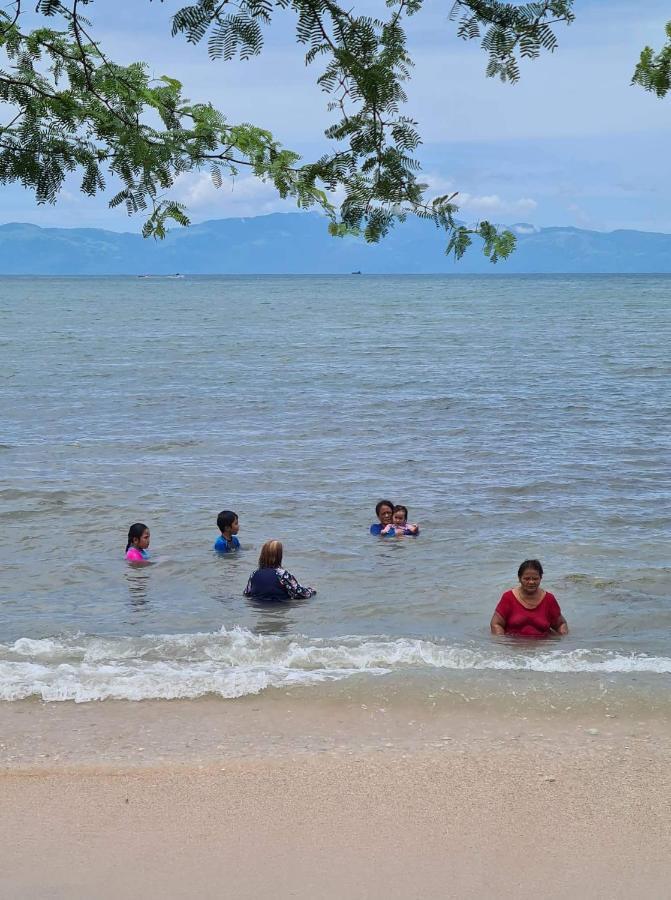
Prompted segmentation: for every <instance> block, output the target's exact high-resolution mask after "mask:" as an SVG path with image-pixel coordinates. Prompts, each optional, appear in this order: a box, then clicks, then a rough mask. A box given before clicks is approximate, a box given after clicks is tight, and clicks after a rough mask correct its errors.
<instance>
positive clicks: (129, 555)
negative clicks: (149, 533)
mask: <svg viewBox="0 0 671 900" xmlns="http://www.w3.org/2000/svg"><path fill="white" fill-rule="evenodd" d="M126 559H127V560H128V562H145V561H146V560H148V559H149V554H148V553H147V551H146V550H139V549H138V548H137V547H129V548H128V550H126Z"/></svg>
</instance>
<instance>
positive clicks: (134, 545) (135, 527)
mask: <svg viewBox="0 0 671 900" xmlns="http://www.w3.org/2000/svg"><path fill="white" fill-rule="evenodd" d="M149 538H150V535H149V529H148V528H147V526H146V525H145V524H144V522H134V523H133V524H132V525H131V526H130V528H129V529H128V541H127V543H126V552H125V556H126V560H127V561H128V562H132V563H141V562H149V551H148V547H149Z"/></svg>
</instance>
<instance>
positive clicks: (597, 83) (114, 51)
mask: <svg viewBox="0 0 671 900" xmlns="http://www.w3.org/2000/svg"><path fill="white" fill-rule="evenodd" d="M185 2H186V0H182V2H179V0H166V2H164V3H158V2H156V0H155V2H153V3H150V2H149V0H114V2H112V0H96V2H94V3H92V4H91V5H90V6H89V7H88V9H87V11H86V12H87V16H88V17H89V18H90V19H92V20H93V22H94V26H95V33H96V34H97V36H98V37H99V38H100V40H101V43H102V44H103V46H104V47H105V48H106V49H107V50H108V51H109V53H110V55H111V56H112V57H113V58H115V59H116V60H118V61H120V62H130V61H131V60H135V59H142V60H145V61H147V63H148V64H149V66H150V69H151V71H152V72H153V73H154V74H155V75H157V76H158V75H163V74H169V75H172V76H174V77H177V78H179V79H180V80H181V81H182V82H183V84H184V87H185V93H186V94H187V96H189V97H191V99H193V100H210V101H212V102H213V103H214V105H215V106H217V107H218V108H219V109H221V110H222V111H224V112H225V113H226V114H227V116H228V118H229V120H230V121H247V122H254V123H255V124H258V125H262V126H264V127H267V128H270V130H272V131H273V133H274V134H275V136H276V137H277V138H278V139H279V140H280V141H281V142H282V143H283V144H284V145H285V146H288V147H291V148H292V149H296V150H298V151H299V152H301V153H302V154H303V155H304V157H305V158H306V159H309V158H310V157H311V156H313V155H315V154H318V153H321V152H323V151H324V149H325V146H326V142H325V139H323V134H322V133H323V129H324V128H325V127H326V126H327V125H328V124H329V122H330V118H329V114H328V113H327V111H326V98H325V96H324V95H323V94H321V92H320V91H319V90H318V88H317V87H316V86H315V84H314V81H315V78H316V75H317V73H318V72H317V69H315V68H314V67H313V68H312V69H306V67H305V65H304V61H303V55H302V50H301V49H300V48H297V46H296V44H295V42H294V40H293V37H292V20H291V17H290V16H289V15H288V14H283V15H281V16H280V18H279V19H278V20H277V23H276V25H275V26H274V27H273V28H272V29H271V30H270V31H269V32H268V34H267V44H266V51H265V52H264V54H263V55H262V56H260V57H258V58H255V59H253V60H250V61H248V62H244V63H243V62H239V61H236V62H229V63H224V62H221V61H217V62H211V61H210V60H209V59H208V57H207V53H206V48H205V46H204V45H201V46H198V47H191V46H189V45H187V44H185V43H184V42H183V41H182V40H181V39H172V38H171V37H170V15H171V13H172V12H173V11H174V10H175V9H178V8H179V7H180V6H181V5H183V4H184V3H185ZM366 4H367V6H368V8H370V9H371V10H372V9H374V8H375V7H374V5H373V3H372V2H371V0H366ZM450 6H451V3H449V2H448V3H445V2H436V0H429V2H428V3H427V4H426V6H425V7H424V9H423V11H422V12H421V13H420V14H419V15H417V16H416V17H414V18H413V19H411V20H409V22H408V25H407V31H408V36H409V45H410V48H411V52H412V55H413V58H414V60H415V70H414V74H413V79H412V82H411V83H410V84H409V85H408V95H409V98H408V106H407V110H406V112H407V114H408V115H410V116H412V117H413V118H415V119H417V120H418V122H419V128H420V131H421V133H422V136H423V138H424V144H423V146H422V148H421V149H420V153H419V155H420V158H421V161H422V164H423V169H424V175H425V179H424V180H426V181H427V182H428V183H429V185H430V186H431V188H432V189H433V190H434V191H435V192H436V193H444V192H445V191H447V190H449V191H456V190H458V191H459V192H460V198H461V204H462V215H463V218H465V219H467V220H468V221H473V220H475V219H477V218H489V219H491V220H493V221H496V222H502V223H513V222H529V223H531V224H534V225H537V226H547V225H575V226H578V227H581V228H592V229H597V230H612V229H615V228H636V229H641V230H647V231H665V232H671V176H670V174H669V166H668V157H669V148H670V147H671V98H669V99H667V100H659V99H657V98H655V97H653V96H652V95H650V94H647V93H645V92H644V91H643V90H641V89H640V88H636V87H632V86H631V85H630V80H631V75H632V72H633V69H634V65H635V63H636V60H637V58H638V54H639V52H640V50H641V48H642V47H643V46H644V45H645V44H646V43H649V44H652V46H654V47H656V48H659V47H660V46H661V44H662V42H663V36H664V24H665V22H666V21H667V20H668V19H671V8H670V7H669V4H668V0H664V2H661V0H660V2H657V0H642V2H640V3H639V4H638V5H637V6H635V5H634V4H632V3H631V2H629V0H628V2H620V0H576V2H575V11H576V21H575V23H574V24H573V25H572V26H571V27H570V28H568V29H567V28H560V29H559V31H558V37H559V42H560V46H559V49H558V50H557V51H556V53H555V54H553V55H545V56H544V57H542V58H541V59H540V60H537V61H535V62H530V63H525V64H524V65H523V67H522V80H521V82H520V83H518V84H517V85H515V86H511V85H503V84H501V83H500V82H498V81H494V80H491V79H487V78H485V75H484V69H485V56H484V53H483V52H482V51H481V50H480V49H479V47H478V46H477V44H476V43H473V42H471V43H464V42H462V41H460V40H458V39H457V38H456V36H455V31H456V29H455V26H454V24H453V23H450V22H448V21H447V13H448V11H449V8H450ZM173 193H174V195H176V196H177V197H178V198H179V199H180V200H182V201H183V202H185V203H187V205H188V207H189V212H190V215H191V218H192V220H193V221H195V222H198V221H203V220H205V219H212V218H223V217H226V216H250V215H260V214H263V213H267V212H276V211H282V210H287V211H288V210H291V209H293V206H292V205H291V204H290V203H288V202H283V201H280V200H279V199H278V198H277V197H276V196H275V195H274V192H273V190H272V188H271V187H269V186H268V185H264V184H262V183H260V182H258V181H255V180H254V179H251V178H247V177H240V178H238V179H237V180H236V182H235V183H228V184H225V186H224V187H223V188H222V189H219V190H217V189H215V188H214V186H213V185H212V184H211V183H210V181H209V178H208V176H207V175H205V174H202V175H191V176H187V177H185V178H184V179H182V181H181V182H180V183H179V184H178V185H177V186H176V188H175V190H174V192H173ZM8 221H23V222H34V223H36V224H39V225H44V226H66V227H75V226H79V227H82V226H93V227H104V228H110V229H112V230H116V231H137V230H139V229H140V227H141V224H142V222H141V219H140V218H139V217H134V218H129V217H128V216H127V215H126V214H125V212H123V211H122V210H109V209H108V208H107V205H106V201H105V198H103V197H99V198H94V199H91V198H86V197H83V196H82V195H80V194H79V192H78V190H77V183H76V182H75V181H73V182H71V183H68V186H67V189H66V191H64V193H63V195H62V196H61V198H60V200H59V202H58V204H57V205H56V206H55V207H51V206H37V204H36V203H35V201H34V199H33V198H32V195H31V194H29V193H28V192H26V191H24V190H23V189H21V188H20V187H17V186H11V187H3V189H2V201H1V203H0V222H8Z"/></svg>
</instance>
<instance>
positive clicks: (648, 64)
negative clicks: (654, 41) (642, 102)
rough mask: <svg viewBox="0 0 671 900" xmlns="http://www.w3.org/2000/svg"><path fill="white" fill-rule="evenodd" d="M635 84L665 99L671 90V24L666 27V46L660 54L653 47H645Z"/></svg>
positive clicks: (636, 70) (636, 73)
mask: <svg viewBox="0 0 671 900" xmlns="http://www.w3.org/2000/svg"><path fill="white" fill-rule="evenodd" d="M632 81H633V83H634V84H640V85H641V87H644V88H645V89H646V91H651V92H652V93H654V94H657V96H658V97H665V96H666V95H667V94H668V92H669V90H670V89H671V22H668V23H667V26H666V44H665V46H664V47H662V49H661V50H660V51H659V53H655V51H654V50H653V49H652V47H644V49H643V50H642V51H641V58H640V59H639V61H638V65H637V66H636V69H635V71H634V77H633V79H632Z"/></svg>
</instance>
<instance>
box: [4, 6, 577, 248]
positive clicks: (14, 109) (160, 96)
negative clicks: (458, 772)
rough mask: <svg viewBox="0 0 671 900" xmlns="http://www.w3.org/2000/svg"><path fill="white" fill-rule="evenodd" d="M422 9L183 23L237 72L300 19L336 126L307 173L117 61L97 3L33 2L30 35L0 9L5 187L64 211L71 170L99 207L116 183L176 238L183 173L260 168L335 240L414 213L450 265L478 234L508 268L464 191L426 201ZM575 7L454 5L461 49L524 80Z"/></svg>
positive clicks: (256, 132) (250, 134)
mask: <svg viewBox="0 0 671 900" xmlns="http://www.w3.org/2000/svg"><path fill="white" fill-rule="evenodd" d="M137 2H139V0H137ZM422 4H423V0H386V4H385V6H384V7H383V13H382V15H381V17H380V18H375V17H371V16H368V15H357V14H356V13H355V12H354V10H353V9H352V8H350V6H349V5H347V6H341V5H339V3H338V2H336V0H221V2H220V0H195V2H193V3H192V4H191V5H188V6H185V7H183V8H182V9H180V10H179V11H178V12H177V13H176V14H175V15H174V16H173V18H172V34H173V37H180V36H181V37H183V38H186V40H187V41H189V42H191V43H199V42H201V41H206V42H207V48H208V53H209V55H210V57H211V58H212V59H215V60H216V59H224V60H227V59H232V58H234V57H240V58H242V59H246V58H249V57H251V56H254V55H257V54H258V53H260V52H261V50H262V47H263V35H264V28H266V27H268V26H269V25H271V23H272V19H273V14H274V13H275V12H276V11H277V10H287V11H290V12H291V13H292V14H293V15H294V17H295V22H296V39H297V41H298V43H299V44H301V45H303V46H304V48H305V58H306V62H307V63H308V64H314V65H317V66H318V67H319V68H318V74H317V77H316V80H317V83H318V85H319V86H320V88H321V89H322V91H324V93H326V94H327V95H328V108H329V110H330V111H331V112H332V113H333V116H334V121H333V122H332V124H331V125H330V126H329V128H328V129H327V130H326V136H327V138H328V139H329V141H330V142H331V147H332V149H331V150H330V151H329V152H328V153H326V154H324V155H323V156H322V157H321V158H320V159H317V160H314V161H312V162H307V163H301V160H300V158H299V156H298V154H296V153H294V152H292V151H290V150H287V149H285V148H283V147H282V146H281V145H280V143H278V141H277V140H275V138H274V137H273V135H272V134H271V133H270V132H269V131H267V130H265V129H264V128H261V127H259V126H257V125H251V124H247V123H243V124H232V123H230V122H229V121H228V120H227V118H226V116H225V115H224V114H223V113H221V112H219V111H218V110H216V109H215V108H214V107H213V106H212V105H211V104H210V103H192V102H191V101H189V100H188V99H187V98H186V97H184V95H183V91H182V85H181V83H180V82H179V81H177V80H176V79H175V78H172V77H169V76H168V75H164V76H162V77H160V78H158V79H152V78H150V76H149V74H148V71H147V67H146V66H145V65H144V64H143V63H142V62H135V63H132V64H130V65H120V64H118V63H115V62H114V61H113V60H111V59H110V58H109V57H108V56H107V54H106V53H105V51H104V49H103V48H102V47H101V46H100V44H99V43H98V41H97V40H96V38H95V36H94V34H93V26H92V25H91V22H90V21H89V19H88V18H86V17H85V16H84V15H83V11H84V10H85V8H86V7H94V5H95V0H38V2H37V7H36V8H35V7H34V6H33V4H32V3H31V9H30V13H31V15H32V16H33V18H34V15H35V12H36V13H37V16H38V18H39V20H40V21H39V27H37V28H32V29H29V28H27V27H26V21H27V18H28V11H27V10H26V8H25V4H24V2H22V0H13V2H12V3H11V4H10V5H9V6H8V7H5V9H4V10H0V65H2V68H0V101H1V102H0V110H2V111H3V112H4V120H2V119H0V183H10V182H18V183H20V184H22V185H24V186H25V187H26V188H29V189H31V190H32V191H34V193H35V197H36V199H37V201H38V202H39V203H44V202H54V201H55V200H56V199H57V197H58V195H59V192H60V191H61V189H62V187H63V183H64V180H65V178H66V176H67V175H68V173H72V172H77V173H79V174H80V176H81V189H82V191H83V192H84V193H86V194H89V195H93V194H95V193H97V192H98V191H101V190H104V189H106V188H107V184H108V180H109V179H111V181H112V182H113V183H115V184H116V186H119V187H120V189H119V190H118V191H117V192H116V193H115V194H114V196H113V197H112V199H111V200H110V204H111V205H112V206H117V205H119V204H125V206H126V208H127V209H128V211H129V213H136V212H140V213H144V214H145V217H146V219H145V225H144V229H143V233H144V234H145V235H154V236H158V237H162V236H163V235H164V234H165V230H166V225H167V223H168V221H169V220H173V221H175V222H177V223H179V224H182V225H185V224H188V218H187V214H186V210H185V209H184V207H183V206H181V205H180V204H179V203H177V202H176V201H175V200H174V199H171V197H170V194H169V192H170V189H171V188H172V187H173V185H174V183H175V180H176V178H177V177H178V176H180V175H181V174H183V173H187V172H194V171H202V170H208V171H209V172H210V173H211V177H212V179H213V181H214V183H215V184H216V185H220V184H221V183H222V182H223V179H224V178H226V177H227V176H232V175H235V174H237V173H238V172H240V171H249V172H251V173H253V174H254V175H256V176H257V177H259V178H262V179H265V180H267V181H270V182H272V184H273V185H274V186H275V188H276V189H277V191H278V193H279V195H280V196H281V197H292V198H293V199H294V200H295V201H296V203H297V204H298V205H299V206H302V207H308V206H312V205H315V204H316V205H318V206H319V207H321V208H322V209H323V210H325V211H326V212H327V213H328V215H329V217H330V219H331V224H330V228H331V231H332V232H333V233H334V234H343V233H346V232H352V231H354V232H360V233H363V234H364V236H365V237H366V239H367V240H369V241H376V240H379V239H380V238H381V237H382V236H384V235H385V234H386V233H387V231H388V230H389V228H390V227H391V226H392V225H393V223H394V221H396V220H402V219H404V218H405V217H406V216H407V215H408V214H416V215H419V216H422V217H424V218H427V219H432V220H433V221H434V222H435V224H436V225H437V226H439V227H441V228H444V229H445V231H446V233H447V236H448V243H447V252H448V253H449V252H453V253H454V254H455V255H456V256H457V257H459V256H461V255H462V254H463V253H464V251H465V250H466V248H467V247H468V245H469V244H470V243H471V239H472V236H473V235H475V234H477V235H478V236H479V237H480V238H481V239H482V241H483V247H484V252H485V253H486V254H487V255H488V256H489V257H490V258H491V259H492V260H493V261H496V259H497V258H498V257H500V256H503V257H505V256H508V255H509V253H510V252H511V251H512V249H513V247H514V243H515V239H514V236H513V235H512V234H511V233H510V232H508V231H503V232H499V231H498V230H497V229H496V228H495V227H494V226H493V225H491V224H490V223H489V222H479V223H477V224H476V225H474V226H472V227H470V228H469V227H466V226H464V225H461V224H459V223H458V222H457V221H456V219H455V214H456V212H457V209H458V207H457V203H456V201H457V197H458V195H457V194H452V195H449V196H442V197H436V198H432V199H428V198H427V196H426V186H425V185H424V184H422V182H421V180H420V178H421V176H420V171H419V164H418V162H417V160H416V159H415V156H414V154H415V151H416V150H417V147H418V146H419V144H420V142H421V141H420V135H419V133H418V131H417V127H416V123H415V122H414V121H413V120H412V119H411V118H409V117H408V116H407V115H405V114H404V113H403V106H404V103H405V101H406V95H405V91H404V83H405V82H406V81H407V80H408V78H409V76H410V72H411V69H412V65H413V64H412V60H411V58H410V55H409V53H408V49H407V42H406V35H405V31H404V28H403V24H404V20H405V19H406V17H408V16H412V15H415V14H417V13H418V12H419V11H420V10H421V8H422ZM572 4H573V0H540V2H531V3H507V2H499V0H456V2H454V3H453V6H452V10H451V13H450V19H451V20H453V21H455V22H456V23H457V28H458V33H459V35H460V36H461V37H462V38H464V39H465V40H477V39H479V40H480V43H481V45H482V47H483V49H484V50H485V51H486V53H487V56H488V64H487V74H488V75H489V76H496V77H499V78H501V79H502V80H504V81H511V82H515V81H517V79H518V78H519V59H520V58H525V57H526V58H531V59H533V58H535V57H537V56H538V55H539V54H540V53H541V52H542V51H543V50H548V51H552V50H554V48H555V46H556V37H555V34H554V31H553V28H554V26H556V25H557V24H558V23H569V22H571V21H572V19H573V13H572ZM86 12H89V10H88V9H87V10H86ZM3 57H4V59H3ZM335 191H338V193H339V194H340V195H341V196H342V197H343V199H342V202H341V203H340V204H339V205H338V206H337V207H336V206H334V204H333V203H332V202H331V200H330V199H329V198H330V197H331V196H333V192H335Z"/></svg>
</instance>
